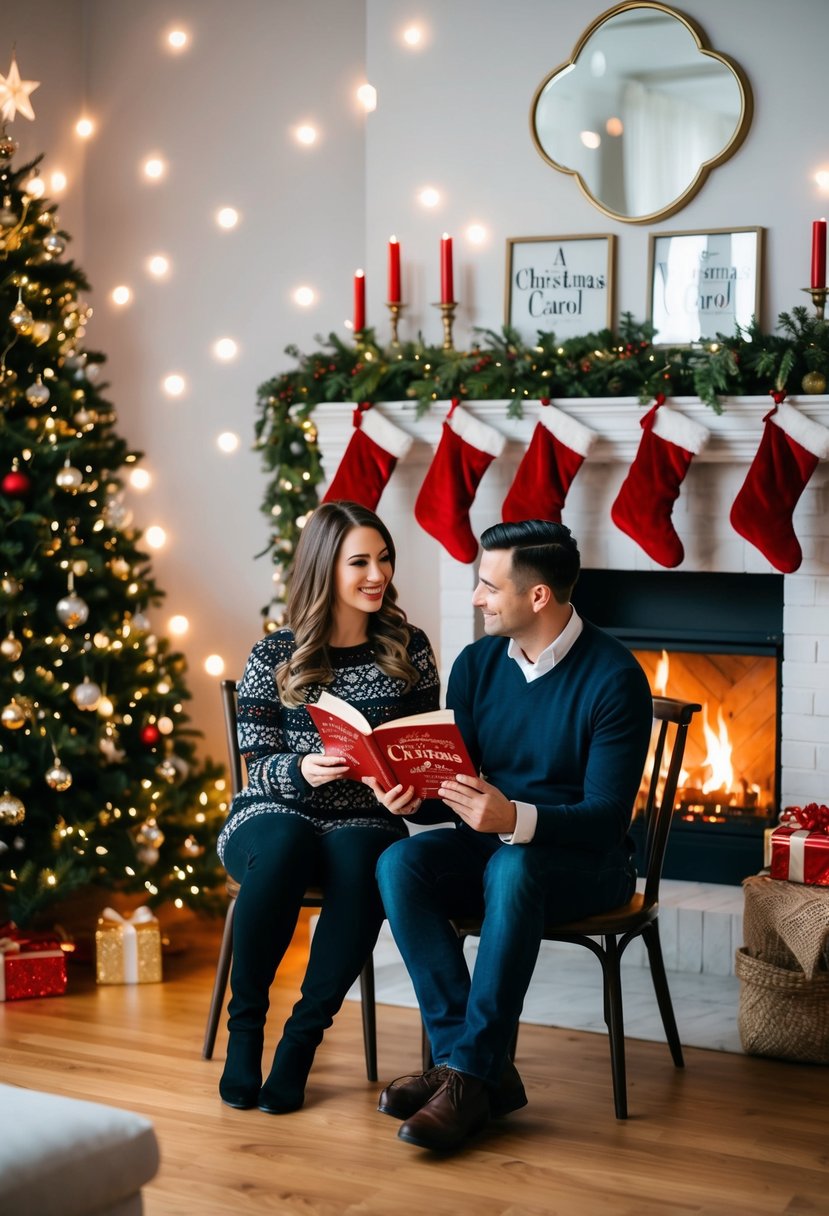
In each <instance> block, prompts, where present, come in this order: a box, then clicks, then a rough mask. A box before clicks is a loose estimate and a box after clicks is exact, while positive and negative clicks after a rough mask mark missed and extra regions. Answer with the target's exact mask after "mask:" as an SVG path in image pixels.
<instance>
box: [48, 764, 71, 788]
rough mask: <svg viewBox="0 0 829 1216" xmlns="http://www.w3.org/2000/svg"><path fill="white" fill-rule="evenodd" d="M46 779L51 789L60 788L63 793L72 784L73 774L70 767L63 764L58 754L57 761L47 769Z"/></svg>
mask: <svg viewBox="0 0 829 1216" xmlns="http://www.w3.org/2000/svg"><path fill="white" fill-rule="evenodd" d="M44 779H45V781H46V784H47V785H48V786H49V788H50V789H53V790H58V792H60V793H62V792H63V791H64V790H68V789H69V787H70V785H71V784H72V774H71V773H70V772H69V769H68V768H66V767H65V766H64V765H63V764H61V762H60V760H59V759H58V757H57V756H56V757H55V763H54V764H53V765H52V767H51V768H50V769H47V770H46V773H45V774H44Z"/></svg>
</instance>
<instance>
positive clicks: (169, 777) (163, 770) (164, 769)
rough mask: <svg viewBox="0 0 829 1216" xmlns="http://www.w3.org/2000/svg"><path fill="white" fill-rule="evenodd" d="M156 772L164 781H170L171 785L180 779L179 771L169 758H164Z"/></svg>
mask: <svg viewBox="0 0 829 1216" xmlns="http://www.w3.org/2000/svg"><path fill="white" fill-rule="evenodd" d="M155 772H156V776H157V777H160V778H161V780H162V781H168V782H169V783H170V785H172V784H173V782H174V781H176V780H177V778H178V770H177V769H176V766H175V765H174V764H173V762H172V760H171V759H170V757H169V756H165V757H164V759H163V760H162V761H161V763H160V764H159V765H158V766H157V767H156V770H155Z"/></svg>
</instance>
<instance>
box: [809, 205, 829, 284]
mask: <svg viewBox="0 0 829 1216" xmlns="http://www.w3.org/2000/svg"><path fill="white" fill-rule="evenodd" d="M812 286H813V287H825V286H826V220H815V221H814V223H813V224H812Z"/></svg>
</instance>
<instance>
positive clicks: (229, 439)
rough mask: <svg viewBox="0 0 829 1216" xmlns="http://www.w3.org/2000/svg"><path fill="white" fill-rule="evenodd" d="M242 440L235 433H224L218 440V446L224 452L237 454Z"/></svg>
mask: <svg viewBox="0 0 829 1216" xmlns="http://www.w3.org/2000/svg"><path fill="white" fill-rule="evenodd" d="M240 443H241V440H240V438H239V436H238V435H237V434H236V432H235V431H222V433H221V435H219V436H218V438H217V439H216V446H217V447H218V448H219V450H220V451H222V452H235V451H236V450H237V448H238V447H239V444H240Z"/></svg>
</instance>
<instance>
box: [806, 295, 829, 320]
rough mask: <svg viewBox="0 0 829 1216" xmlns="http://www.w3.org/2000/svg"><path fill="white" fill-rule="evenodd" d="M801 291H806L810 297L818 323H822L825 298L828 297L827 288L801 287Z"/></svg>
mask: <svg viewBox="0 0 829 1216" xmlns="http://www.w3.org/2000/svg"><path fill="white" fill-rule="evenodd" d="M801 291H808V293H809V295H810V296H811V297H812V303H813V304H814V306H815V313H816V314H817V318H818V320H819V321H822V320H823V319H824V315H825V311H826V297H827V296H829V287H803V288H801Z"/></svg>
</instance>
